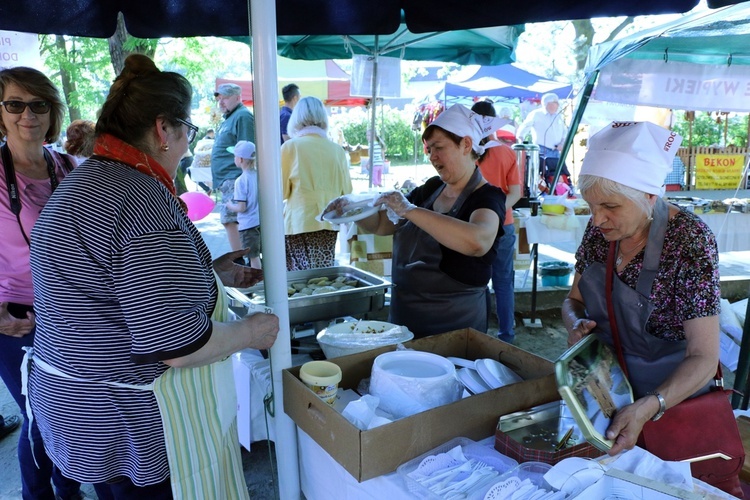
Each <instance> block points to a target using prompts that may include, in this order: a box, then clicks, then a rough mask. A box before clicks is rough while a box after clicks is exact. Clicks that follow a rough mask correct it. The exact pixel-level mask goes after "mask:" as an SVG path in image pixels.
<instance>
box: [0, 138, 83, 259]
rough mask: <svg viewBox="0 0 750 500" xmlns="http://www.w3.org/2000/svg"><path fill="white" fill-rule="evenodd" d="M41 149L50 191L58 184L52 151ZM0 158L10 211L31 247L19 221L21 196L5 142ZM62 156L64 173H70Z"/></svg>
mask: <svg viewBox="0 0 750 500" xmlns="http://www.w3.org/2000/svg"><path fill="white" fill-rule="evenodd" d="M42 149H43V150H44V161H45V163H46V164H47V174H48V175H49V182H50V186H51V187H52V192H54V191H55V189H57V186H58V185H59V184H60V183H59V182H58V180H57V172H55V161H54V159H53V158H52V153H50V152H49V151H48V150H47V148H45V147H42ZM0 158H2V161H3V168H4V170H5V185H6V186H7V188H8V198H9V199H10V211H11V212H13V215H15V216H16V221H18V227H19V228H20V229H21V234H22V235H23V239H24V240H26V244H27V245H28V246H29V247H31V241H30V240H29V236H28V235H27V234H26V231H25V230H24V228H23V223H22V222H21V208H22V205H21V196H20V192H19V189H18V181H17V180H16V169H15V168H14V166H13V155H11V154H10V148H8V144H7V143H6V144H3V146H2V147H1V148H0ZM62 158H63V161H64V162H65V165H66V166H67V172H66V174H67V173H70V171H71V170H72V169H73V166H72V165H71V164H70V162H69V160H68V159H67V158H66V157H65V155H62Z"/></svg>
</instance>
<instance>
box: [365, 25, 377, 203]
mask: <svg viewBox="0 0 750 500" xmlns="http://www.w3.org/2000/svg"><path fill="white" fill-rule="evenodd" d="M379 42H380V35H375V50H373V51H372V82H371V84H372V85H371V88H372V93H371V95H372V100H371V101H370V126H369V128H370V130H372V133H371V134H370V138H369V139H368V141H367V143H368V146H369V148H370V150H369V158H370V165H369V167H368V168H367V172H368V174H369V175H368V177H369V180H368V184H367V187H368V188H370V189H372V169H373V167H374V165H375V158H374V157H373V155H374V153H375V140H376V139H375V136H376V135H377V129H376V128H375V122H376V120H377V118H378V116H377V110H376V109H375V108H376V106H377V102H378V55H379V54H380V49H379V47H378V43H379Z"/></svg>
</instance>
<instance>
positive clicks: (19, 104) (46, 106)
mask: <svg viewBox="0 0 750 500" xmlns="http://www.w3.org/2000/svg"><path fill="white" fill-rule="evenodd" d="M0 104H2V105H3V106H4V107H5V111H7V112H8V113H11V114H14V115H20V114H21V113H23V112H24V110H25V109H26V106H28V107H29V109H30V110H31V112H32V113H36V114H37V115H46V114H47V113H49V112H50V110H51V109H52V103H51V102H49V101H31V102H23V101H2V102H0Z"/></svg>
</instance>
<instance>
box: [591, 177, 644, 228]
mask: <svg viewBox="0 0 750 500" xmlns="http://www.w3.org/2000/svg"><path fill="white" fill-rule="evenodd" d="M578 189H579V190H580V191H581V195H583V197H584V198H586V193H590V192H593V191H596V192H597V193H599V194H601V195H602V196H604V197H607V196H613V195H621V196H624V197H626V198H628V199H629V200H632V201H633V203H635V204H636V206H637V207H638V208H640V209H641V211H642V212H643V214H644V215H645V216H646V217H647V218H651V217H652V216H653V212H654V207H652V206H651V203H649V201H648V193H644V192H643V191H640V190H638V189H634V188H632V187H630V186H625V185H623V184H620V183H619V182H616V181H613V180H612V179H607V178H606V177H599V176H598V175H586V174H584V175H579V176H578Z"/></svg>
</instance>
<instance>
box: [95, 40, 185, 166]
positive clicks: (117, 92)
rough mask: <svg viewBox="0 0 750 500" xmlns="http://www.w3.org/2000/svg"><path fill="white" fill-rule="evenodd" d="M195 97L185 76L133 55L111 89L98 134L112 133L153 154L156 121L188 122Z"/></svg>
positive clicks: (140, 56) (102, 111)
mask: <svg viewBox="0 0 750 500" xmlns="http://www.w3.org/2000/svg"><path fill="white" fill-rule="evenodd" d="M192 97H193V88H192V87H191V86H190V82H188V81H187V79H186V78H185V77H184V76H182V75H180V74H178V73H173V72H168V71H161V70H159V69H158V68H157V67H156V65H155V64H154V62H153V61H152V60H151V59H149V58H148V57H146V56H144V55H142V54H131V55H129V56H128V57H127V59H125V67H124V68H123V70H122V72H121V73H120V75H119V76H118V77H117V78H115V82H114V83H113V84H112V87H111V88H110V89H109V95H108V96H107V100H106V101H105V102H104V106H102V110H101V112H100V113H99V119H98V121H97V122H96V134H97V135H99V134H104V133H106V134H112V135H113V136H115V137H117V138H118V139H121V140H123V141H125V142H127V143H128V144H130V145H132V146H135V147H137V148H138V149H140V150H142V151H144V152H145V153H151V154H152V153H153V151H150V150H149V148H150V143H149V141H148V140H147V137H148V133H149V131H150V130H151V129H152V128H153V126H154V122H155V121H156V119H157V118H159V117H162V118H164V119H165V120H167V121H168V122H169V123H171V124H173V125H174V126H179V125H180V123H179V122H177V121H176V120H175V118H180V119H183V120H184V119H187V117H188V115H189V114H190V101H191V99H192Z"/></svg>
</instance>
